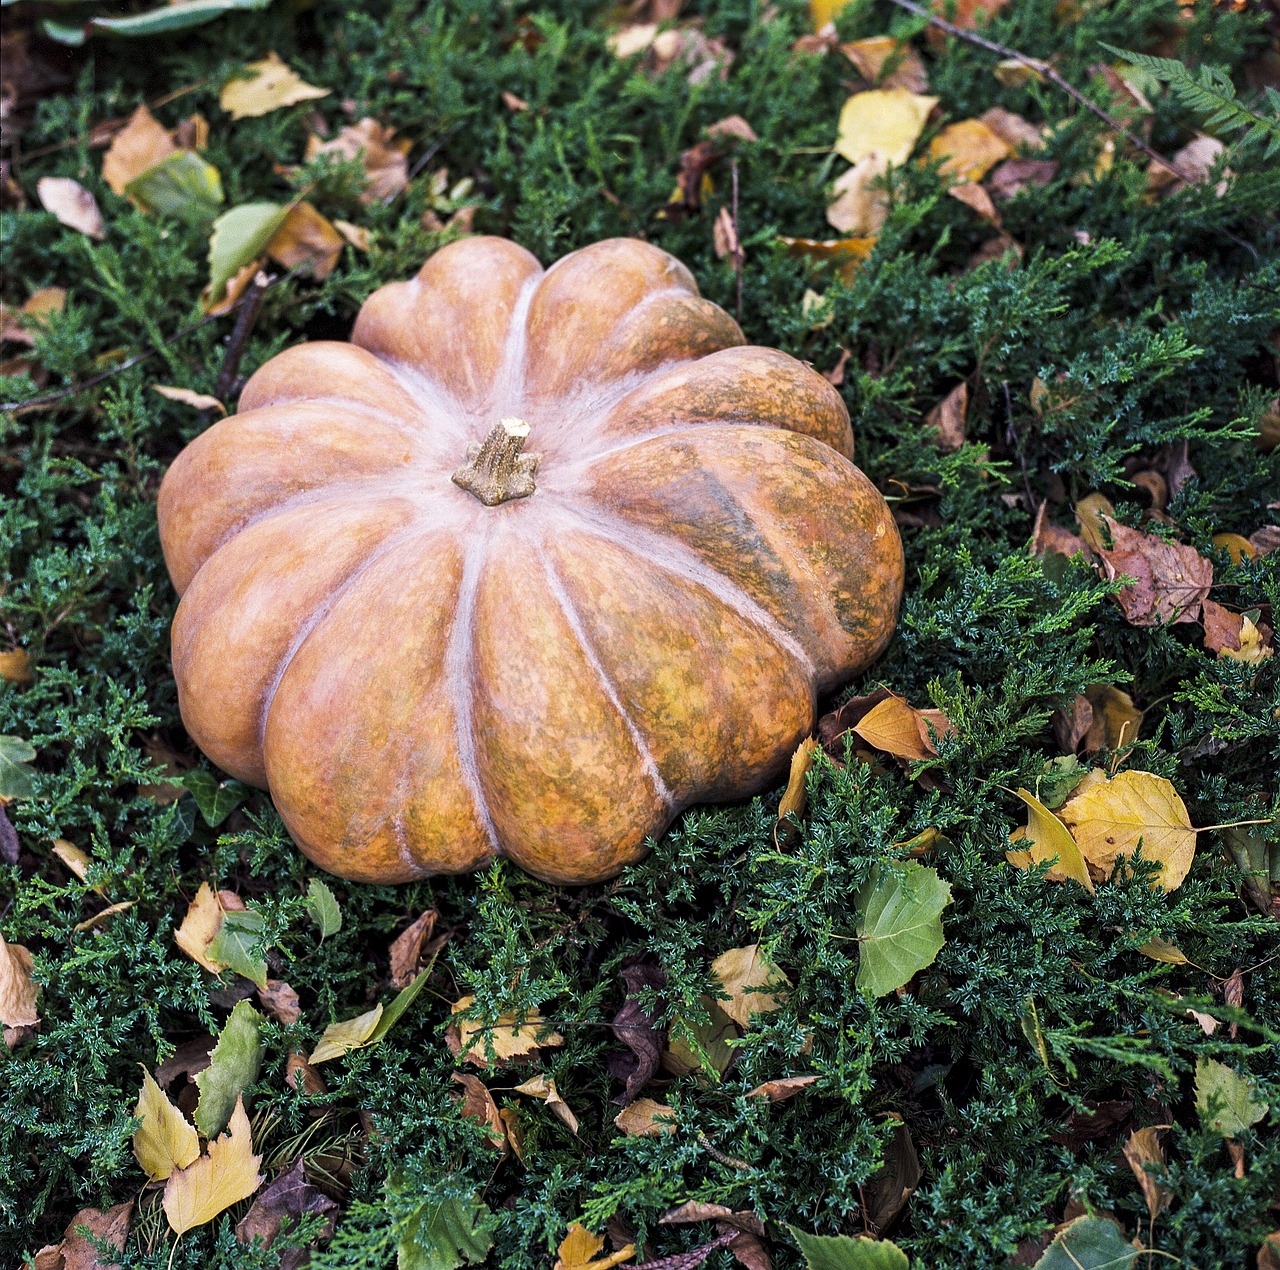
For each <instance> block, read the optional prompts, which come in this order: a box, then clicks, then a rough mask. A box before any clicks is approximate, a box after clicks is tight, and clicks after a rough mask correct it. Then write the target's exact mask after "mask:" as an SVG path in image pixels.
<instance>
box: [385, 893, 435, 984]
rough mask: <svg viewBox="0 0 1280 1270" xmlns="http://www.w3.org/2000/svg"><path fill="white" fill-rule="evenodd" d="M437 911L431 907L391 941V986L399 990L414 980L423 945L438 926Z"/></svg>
mask: <svg viewBox="0 0 1280 1270" xmlns="http://www.w3.org/2000/svg"><path fill="white" fill-rule="evenodd" d="M436 917H437V913H436V910H435V909H434V908H429V909H427V911H426V912H425V913H423V914H421V915H420V916H419V917H418V918H417V919H416V920H415V921H414V922H413V924H412V925H411V926H408V927H406V928H405V929H404V930H402V931H401V932H400V934H398V935H397V936H396V937H395V939H393V940H392V941H391V950H390V955H391V986H392V987H393V988H395V989H396V990H397V991H399V990H400V989H401V988H407V987H408V986H409V984H410V983H412V982H413V976H414V974H415V973H416V971H417V969H418V959H419V957H421V956H422V945H423V944H425V943H426V942H427V940H428V939H430V938H431V932H432V931H433V930H435V928H436Z"/></svg>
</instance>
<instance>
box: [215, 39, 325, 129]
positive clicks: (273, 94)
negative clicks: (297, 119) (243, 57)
mask: <svg viewBox="0 0 1280 1270" xmlns="http://www.w3.org/2000/svg"><path fill="white" fill-rule="evenodd" d="M245 70H247V71H249V72H251V75H250V76H249V77H248V78H243V77H241V78H237V79H231V80H228V81H227V82H226V83H225V84H224V85H223V86H222V92H220V93H219V94H218V105H219V106H221V107H222V109H223V110H225V111H226V112H227V113H228V114H229V115H230V116H231V118H232V119H256V118H257V117H258V116H260V115H269V114H270V113H271V112H272V111H273V110H282V109H283V108H284V107H285V106H296V105H297V104H298V102H300V101H314V100H316V99H317V98H320V97H328V95H329V90H328V89H327V88H317V87H316V86H315V85H314V84H308V83H307V82H306V80H304V79H303V78H302V76H301V75H299V74H298V73H297V72H296V71H295V70H293V68H292V67H290V66H289V65H288V64H287V63H286V62H284V61H282V60H281V57H280V54H279V53H276V52H274V51H273V52H270V53H268V54H267V55H266V57H264V58H263V59H262V61H260V62H250V63H249V65H248V66H246V67H245Z"/></svg>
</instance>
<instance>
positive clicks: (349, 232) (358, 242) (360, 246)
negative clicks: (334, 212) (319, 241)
mask: <svg viewBox="0 0 1280 1270" xmlns="http://www.w3.org/2000/svg"><path fill="white" fill-rule="evenodd" d="M333 227H334V229H336V230H337V231H338V233H340V234H341V235H342V236H343V238H345V239H346V240H347V242H349V243H350V244H351V245H352V246H353V247H354V248H355V249H356V250H357V251H368V250H369V244H370V242H371V241H372V235H371V234H370V233H369V231H368V230H367V229H365V228H364V227H363V226H361V225H353V224H352V223H351V222H350V221H349V220H336V221H334V222H333Z"/></svg>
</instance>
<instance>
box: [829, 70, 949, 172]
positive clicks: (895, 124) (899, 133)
mask: <svg viewBox="0 0 1280 1270" xmlns="http://www.w3.org/2000/svg"><path fill="white" fill-rule="evenodd" d="M937 104H938V99H937V98H936V97H926V96H923V95H922V94H920V93H911V92H908V91H907V90H906V89H905V88H873V89H871V90H870V91H869V92H865V93H854V95H853V96H852V97H850V98H849V100H848V101H846V102H845V104H844V107H843V109H842V110H841V111H840V125H839V132H838V135H837V137H836V146H835V148H836V153H837V154H840V155H842V156H843V157H844V158H846V159H848V160H849V162H850V163H857V162H858V160H859V159H864V158H866V157H867V156H868V155H870V154H877V155H880V156H881V158H883V159H884V160H885V161H886V162H888V163H905V162H906V161H907V159H908V158H909V157H910V155H911V151H912V150H913V149H914V148H915V144H916V142H917V141H918V140H919V139H920V133H921V132H923V131H924V122H925V120H926V119H928V117H929V112H930V111H931V110H932V109H933V108H934V106H936V105H937Z"/></svg>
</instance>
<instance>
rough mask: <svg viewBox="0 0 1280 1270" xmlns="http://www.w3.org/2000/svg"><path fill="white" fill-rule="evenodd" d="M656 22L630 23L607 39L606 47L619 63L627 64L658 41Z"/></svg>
mask: <svg viewBox="0 0 1280 1270" xmlns="http://www.w3.org/2000/svg"><path fill="white" fill-rule="evenodd" d="M657 36H658V24H657V23H656V22H630V23H628V24H627V25H626V26H624V27H622V28H621V29H620V30H618V31H615V32H614V33H613V34H612V35H610V36H608V37H607V38H606V39H605V46H606V47H607V48H608V50H609V52H610V53H612V54H613V55H614V57H616V58H617V59H618V60H619V61H621V62H625V61H626V60H627V58H629V57H635V55H636V54H637V53H643V52H644V51H645V50H646V49H648V48H649V47H650V46H651V45H652V44H653V42H654V40H655V39H657Z"/></svg>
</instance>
